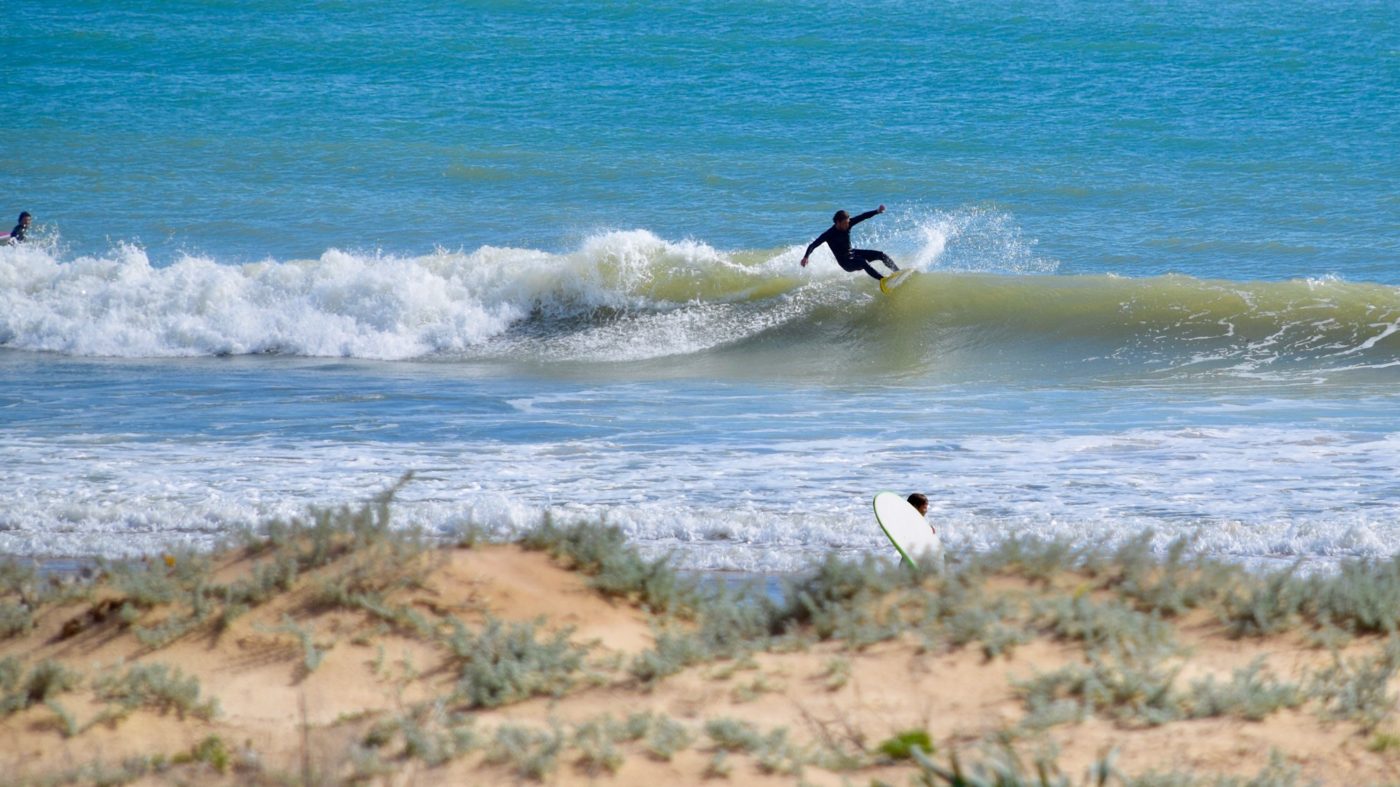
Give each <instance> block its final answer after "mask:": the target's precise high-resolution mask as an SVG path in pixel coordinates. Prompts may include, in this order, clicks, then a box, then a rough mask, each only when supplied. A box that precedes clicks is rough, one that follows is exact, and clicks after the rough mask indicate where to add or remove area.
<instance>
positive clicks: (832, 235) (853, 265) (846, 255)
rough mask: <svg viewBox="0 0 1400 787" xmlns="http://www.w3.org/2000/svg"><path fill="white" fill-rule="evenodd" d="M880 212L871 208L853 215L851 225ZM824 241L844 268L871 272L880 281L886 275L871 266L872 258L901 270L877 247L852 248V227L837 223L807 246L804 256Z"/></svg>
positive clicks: (808, 255)
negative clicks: (848, 227) (845, 227)
mask: <svg viewBox="0 0 1400 787" xmlns="http://www.w3.org/2000/svg"><path fill="white" fill-rule="evenodd" d="M879 214H880V211H878V210H869V211H866V212H865V213H862V214H860V215H859V216H853V217H852V218H851V226H852V227H854V226H856V225H857V224H859V223H861V222H862V221H865V220H866V219H868V218H870V217H871V216H878V215H879ZM823 243H825V244H826V245H827V247H828V248H830V249H831V253H832V255H833V256H835V257H836V264H837V265H840V266H841V269H842V270H846V271H852V272H854V271H861V270H863V271H865V272H866V273H868V274H870V276H871V277H872V278H874V279H875V280H876V281H879V280H880V279H883V278H885V277H884V276H883V275H881V274H880V272H879V271H877V270H875V269H874V268H872V267H870V261H871V260H880V261H881V262H883V263H885V266H886V267H888V268H889V269H890V270H892V271H897V270H899V268H898V267H897V266H896V265H895V264H894V260H892V259H890V255H888V254H886V253H884V252H883V251H876V250H875V249H853V248H851V231H850V229H844V230H843V229H841V228H840V227H837V226H836V225H835V224H833V225H831V227H830V228H829V229H827V231H826V232H823V233H822V234H821V235H818V236H817V239H816V240H814V241H812V243H811V245H809V246H808V247H807V253H806V254H803V255H802V258H803V259H806V258H807V257H810V256H812V252H813V251H814V250H816V248H817V247H818V246H820V245H822V244H823Z"/></svg>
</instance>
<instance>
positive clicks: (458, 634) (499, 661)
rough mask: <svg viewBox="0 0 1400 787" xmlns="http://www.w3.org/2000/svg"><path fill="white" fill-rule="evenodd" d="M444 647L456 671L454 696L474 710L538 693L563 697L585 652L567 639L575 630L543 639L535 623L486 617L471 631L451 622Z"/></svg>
mask: <svg viewBox="0 0 1400 787" xmlns="http://www.w3.org/2000/svg"><path fill="white" fill-rule="evenodd" d="M450 624H451V626H452V629H453V631H452V634H451V635H450V636H449V637H448V638H447V639H446V645H447V647H448V649H449V651H450V652H451V654H452V658H453V660H454V663H455V664H456V666H457V669H458V680H457V688H456V690H455V692H454V697H455V698H457V699H458V700H460V701H464V702H466V703H467V706H468V707H470V708H494V707H497V706H499V705H504V704H507V703H510V702H516V701H519V700H523V699H528V698H530V697H534V696H543V695H549V696H555V697H557V696H560V695H562V694H563V693H564V692H566V691H568V690H569V689H570V688H572V687H573V685H574V680H575V676H576V673H577V672H578V671H579V669H580V668H581V667H582V665H583V660H584V657H585V656H586V655H587V650H586V649H584V648H582V647H580V646H578V645H575V644H573V643H572V642H570V641H569V637H570V635H571V634H572V629H566V630H564V631H559V632H556V633H555V634H554V635H552V636H550V637H549V638H547V639H545V640H543V641H541V640H539V639H537V633H538V630H537V626H536V624H535V623H510V624H505V623H502V622H501V621H500V620H497V619H496V618H493V617H488V618H487V620H486V624H485V625H484V626H483V627H482V629H481V630H480V631H479V632H476V633H473V632H472V631H470V630H469V629H467V627H466V626H464V625H462V623H461V622H460V621H457V620H455V619H454V620H451V621H450Z"/></svg>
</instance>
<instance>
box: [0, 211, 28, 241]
mask: <svg viewBox="0 0 1400 787" xmlns="http://www.w3.org/2000/svg"><path fill="white" fill-rule="evenodd" d="M3 226H5V225H3V224H0V227H3ZM27 232H29V211H27V210H26V211H24V212H22V213H20V214H19V223H18V224H16V225H15V228H14V229H12V230H10V234H9V235H6V236H5V238H4V240H5V242H6V243H22V242H24V235H25V233H27Z"/></svg>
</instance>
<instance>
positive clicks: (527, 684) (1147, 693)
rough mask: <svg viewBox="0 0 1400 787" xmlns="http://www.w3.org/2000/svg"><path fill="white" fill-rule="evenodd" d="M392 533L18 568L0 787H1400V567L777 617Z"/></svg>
mask: <svg viewBox="0 0 1400 787" xmlns="http://www.w3.org/2000/svg"><path fill="white" fill-rule="evenodd" d="M389 511H390V509H389V508H388V507H387V506H381V505H377V504H376V505H372V506H367V507H365V508H364V509H361V510H349V509H345V510H340V511H337V512H322V513H321V514H318V515H317V516H314V517H310V518H308V519H307V520H305V521H300V522H293V523H291V524H290V525H275V526H270V527H269V528H266V529H264V530H263V531H261V532H260V533H250V534H248V535H246V536H244V537H243V538H242V540H241V542H239V543H234V544H230V545H229V546H228V547H227V548H225V549H224V550H223V551H220V552H216V553H214V554H212V555H199V554H194V553H191V554H169V553H167V554H160V555H153V556H151V557H150V558H149V559H148V560H145V561H142V562H138V563H136V564H133V565H127V566H117V565H113V566H109V567H107V568H106V569H103V570H100V571H98V572H97V574H96V576H94V577H91V578H88V579H83V580H76V581H73V580H63V581H58V580H56V579H55V578H54V577H52V576H51V577H48V578H44V579H41V578H38V577H37V576H36V575H34V574H27V573H26V572H24V571H23V570H20V569H19V568H17V567H15V566H11V568H10V570H8V572H7V576H6V580H7V582H6V590H5V596H4V601H3V607H0V609H2V610H3V613H4V616H3V622H4V623H5V629H4V633H5V638H4V640H3V643H0V658H3V660H2V661H0V685H2V686H3V689H4V698H3V703H4V704H3V714H4V715H3V717H2V718H0V739H3V740H4V741H5V744H4V745H3V746H2V747H0V758H3V762H0V767H3V768H4V772H5V773H6V774H7V779H6V781H7V783H18V784H88V783H102V784H125V783H131V784H192V783H197V784H209V783H224V784H287V783H291V784H342V783H359V784H386V785H389V784H512V783H532V782H542V783H546V784H618V785H649V784H656V783H666V784H700V783H718V784H723V783H732V784H793V783H802V784H830V785H840V784H852V783H860V784H891V785H895V784H913V783H918V784H944V783H956V782H955V781H952V780H954V779H956V778H957V777H956V776H954V775H953V773H954V771H956V770H957V769H959V768H960V769H964V770H966V771H967V772H968V773H979V772H980V773H983V774H996V773H1000V774H1001V775H1002V776H1003V778H1006V779H1009V780H1010V781H1006V782H1004V783H1008V784H1019V783H1040V782H1039V781H1037V779H1038V778H1039V777H1038V776H1037V768H1038V767H1042V766H1039V765H1037V763H1043V764H1044V765H1043V767H1045V768H1047V769H1048V770H1046V771H1045V772H1046V773H1047V774H1052V775H1053V774H1063V775H1064V776H1066V777H1069V778H1070V779H1071V780H1072V783H1078V781H1079V780H1080V779H1081V778H1086V774H1088V773H1090V772H1091V771H1094V772H1096V773H1100V774H1101V775H1103V776H1104V778H1105V779H1106V780H1107V781H1106V783H1113V784H1117V783H1124V784H1196V783H1201V784H1215V783H1221V782H1218V781H1217V780H1218V779H1221V778H1227V779H1228V778H1234V779H1241V780H1243V779H1246V778H1256V777H1257V778H1259V779H1261V781H1257V782H1253V781H1252V782H1248V783H1261V784H1295V783H1296V784H1307V783H1314V782H1316V783H1323V784H1367V783H1387V782H1393V781H1394V780H1396V779H1397V778H1400V734H1397V731H1396V730H1397V728H1396V725H1395V720H1394V710H1395V707H1394V706H1395V700H1394V696H1393V695H1392V693H1391V691H1390V682H1391V679H1392V677H1393V675H1394V672H1395V671H1396V669H1397V666H1400V649H1397V648H1396V646H1395V645H1394V643H1393V642H1392V641H1391V640H1390V639H1388V638H1387V637H1386V636H1384V632H1386V631H1389V630H1393V628H1394V624H1395V613H1394V608H1393V607H1385V606H1382V605H1378V604H1377V603H1375V602H1376V601H1377V599H1383V598H1384V593H1385V592H1394V589H1395V588H1396V587H1397V584H1396V581H1395V574H1394V570H1393V567H1392V566H1390V565H1389V564H1385V565H1374V566H1367V567H1357V566H1353V567H1351V568H1350V569H1348V568H1344V569H1343V572H1342V574H1341V575H1337V576H1333V577H1330V578H1318V577H1314V578H1311V579H1299V578H1294V577H1291V576H1289V575H1288V574H1287V573H1286V572H1281V573H1278V574H1272V575H1267V576H1260V575H1257V574H1251V573H1246V572H1244V571H1242V570H1240V569H1238V568H1233V567H1230V566H1228V565H1225V564H1221V563H1216V562H1211V561H1208V560H1204V559H1197V558H1190V557H1189V556H1188V555H1187V553H1186V552H1185V551H1184V550H1177V551H1173V552H1171V553H1169V554H1167V555H1165V556H1162V555H1156V554H1154V553H1153V552H1151V551H1150V550H1149V549H1148V548H1147V543H1146V542H1145V541H1143V542H1139V543H1138V544H1137V546H1136V547H1135V548H1134V549H1124V550H1119V551H1118V552H1117V553H1116V554H1112V555H1095V554H1093V553H1092V552H1085V551H1083V550H1075V549H1071V548H1069V547H1067V546H1066V545H1063V544H1053V543H1041V542H1013V543H1011V544H1009V545H1008V546H1007V547H1005V548H1003V549H1002V550H1000V551H999V552H997V553H995V554H986V555H980V556H976V557H975V558H968V559H965V560H963V561H961V562H958V563H956V564H954V565H953V566H951V567H949V568H947V569H946V570H944V571H943V572H942V573H937V572H932V571H914V570H910V569H908V568H890V567H888V566H885V567H881V566H879V565H876V564H873V563H869V562H867V563H852V562H842V561H838V560H835V559H832V560H828V561H827V562H825V563H823V564H822V565H820V566H818V567H816V568H815V569H814V571H813V572H809V573H807V574H804V575H802V576H800V577H792V578H789V579H788V580H787V581H786V582H785V584H784V591H783V596H782V598H781V600H775V599H774V597H773V594H772V593H771V592H765V591H764V590H763V589H762V585H761V584H760V585H756V586H755V587H754V588H753V590H751V591H749V592H740V591H732V592H730V593H727V594H722V596H721V595H716V594H715V593H714V592H713V591H714V588H715V586H716V583H713V582H711V583H708V585H709V586H710V592H708V593H705V592H700V591H698V590H697V589H696V588H697V585H696V584H695V583H694V582H692V581H691V579H690V578H686V577H682V576H680V575H678V574H677V573H676V572H675V571H673V570H672V569H671V568H670V567H669V566H667V565H666V564H665V562H663V561H647V560H644V559H642V558H639V557H638V556H637V555H636V553H634V552H632V551H631V550H630V549H628V548H626V547H625V545H624V542H623V540H622V537H621V535H620V534H619V533H618V532H617V531H616V530H611V529H608V528H606V527H603V526H596V525H595V526H591V527H589V526H570V527H556V526H553V525H551V524H549V523H546V524H545V525H543V526H542V527H540V528H538V529H536V530H535V531H532V532H531V533H529V534H527V535H526V536H525V537H524V538H523V539H522V540H520V541H519V542H518V543H511V544H500V543H478V542H477V539H476V538H475V536H473V535H472V534H471V533H464V534H463V535H462V537H461V538H460V539H459V540H458V542H457V543H453V544H442V543H429V542H427V541H425V540H422V539H420V538H418V537H417V536H414V535H413V534H408V533H404V532H402V531H398V530H395V529H394V528H393V527H392V525H391V523H390V513H389ZM1348 571H1350V572H1351V573H1350V574H1348ZM1358 588H1359V589H1360V590H1358ZM1363 599H1369V602H1367V601H1363ZM1368 603H1369V606H1368ZM1370 613H1380V615H1379V616H1376V615H1372V614H1370ZM998 769H999V770H998ZM1154 780H1155V781H1154ZM969 783H972V782H969ZM1224 783H1231V782H1224ZM1236 783H1245V782H1243V781H1241V782H1236Z"/></svg>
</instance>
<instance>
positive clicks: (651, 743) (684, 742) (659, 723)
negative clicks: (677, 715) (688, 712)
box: [646, 716, 695, 761]
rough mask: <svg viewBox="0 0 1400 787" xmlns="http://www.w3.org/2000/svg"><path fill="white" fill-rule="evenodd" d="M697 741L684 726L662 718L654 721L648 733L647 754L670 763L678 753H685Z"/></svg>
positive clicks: (670, 719)
mask: <svg viewBox="0 0 1400 787" xmlns="http://www.w3.org/2000/svg"><path fill="white" fill-rule="evenodd" d="M694 741H695V736H693V735H691V734H690V732H689V731H688V730H687V729H686V728H685V725H684V724H681V723H680V722H678V721H676V720H674V719H672V718H669V717H666V716H662V717H659V718H657V719H655V720H653V721H652V723H651V725H650V728H649V729H648V730H647V733H646V750H647V754H649V755H651V757H652V758H653V759H656V760H662V761H670V759H671V758H672V757H674V756H676V753H677V752H681V751H684V750H685V749H687V748H689V747H690V744H691V743H693V742H694Z"/></svg>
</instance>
